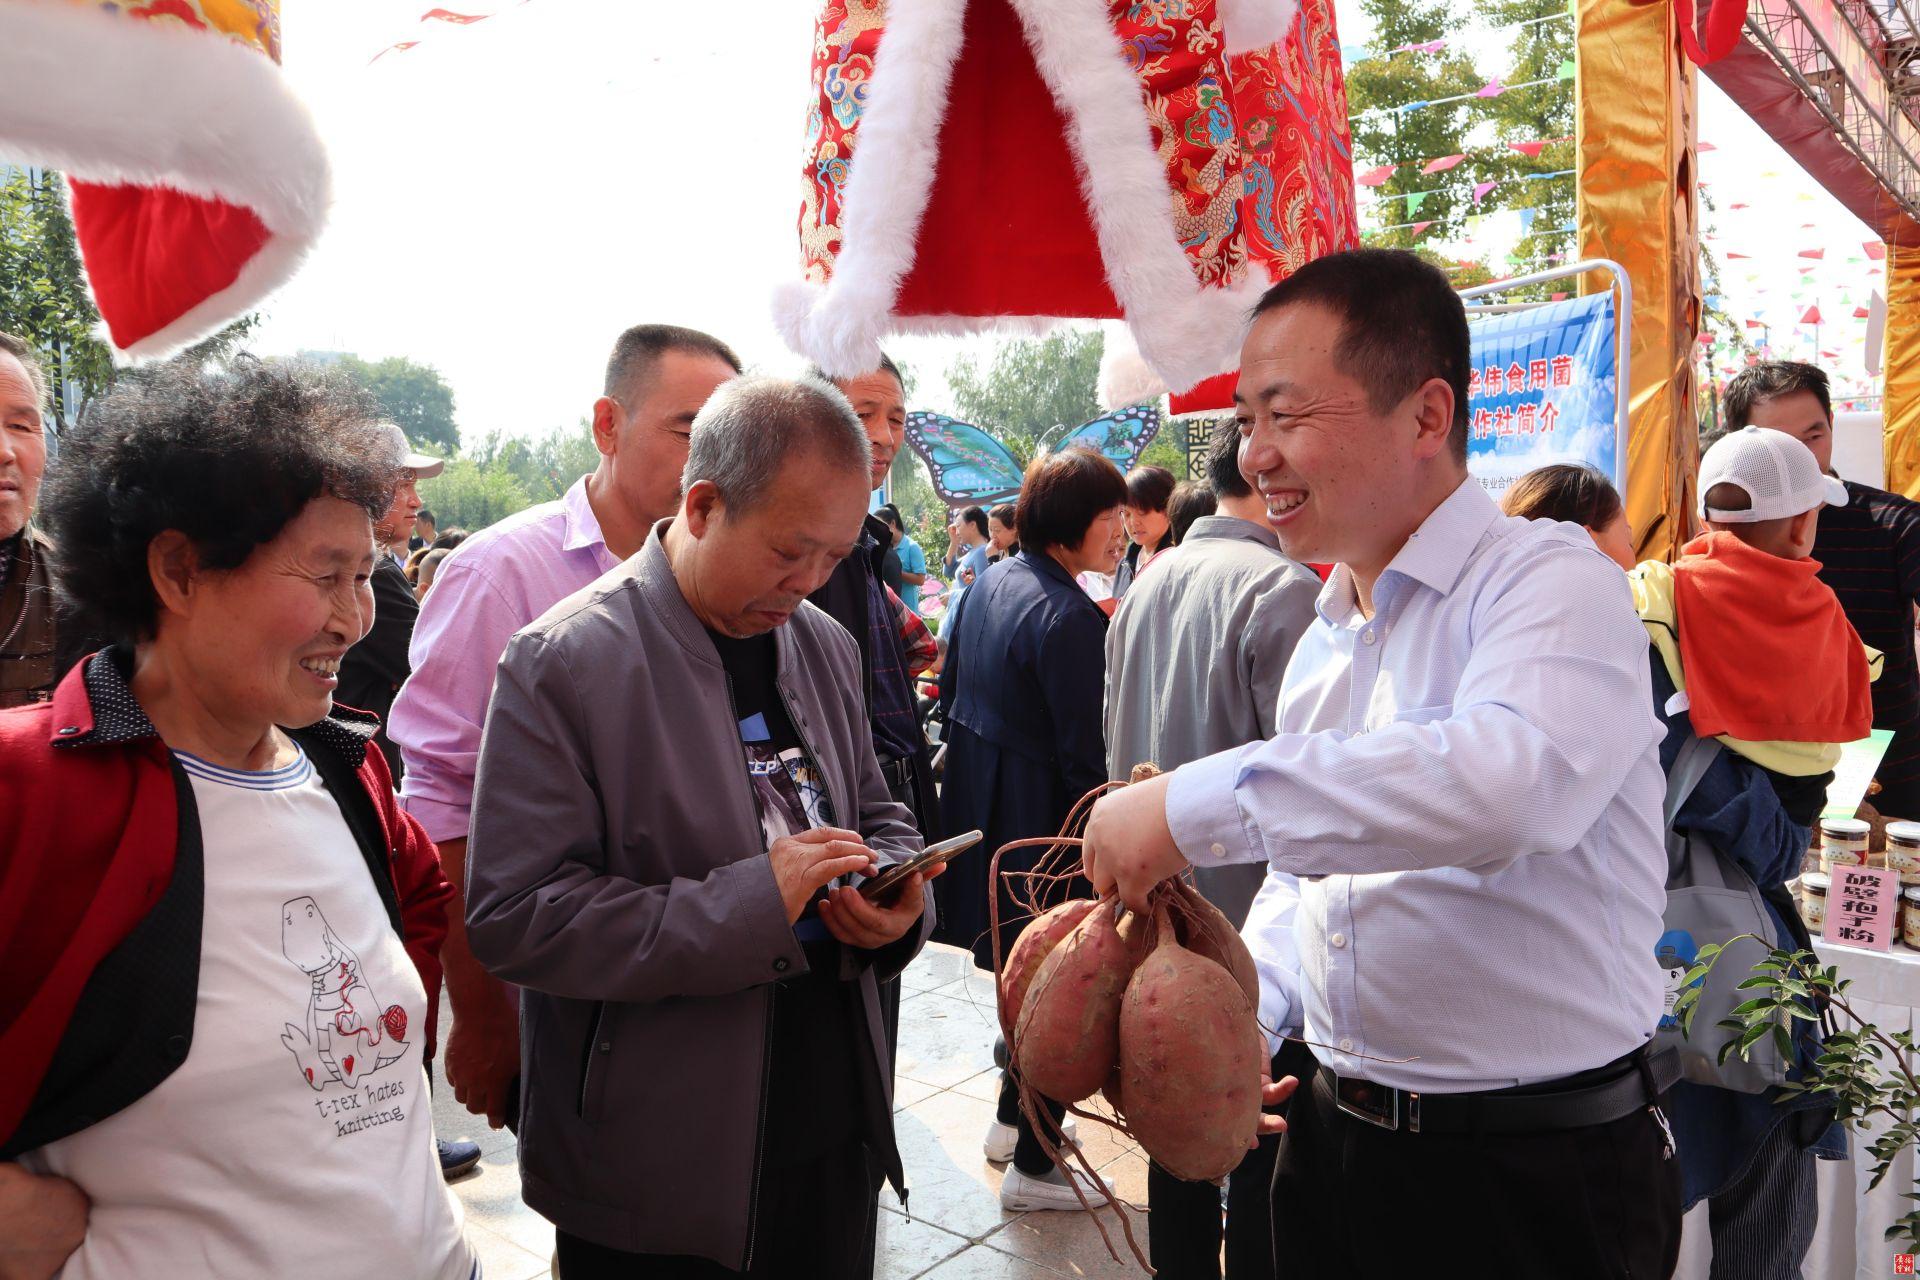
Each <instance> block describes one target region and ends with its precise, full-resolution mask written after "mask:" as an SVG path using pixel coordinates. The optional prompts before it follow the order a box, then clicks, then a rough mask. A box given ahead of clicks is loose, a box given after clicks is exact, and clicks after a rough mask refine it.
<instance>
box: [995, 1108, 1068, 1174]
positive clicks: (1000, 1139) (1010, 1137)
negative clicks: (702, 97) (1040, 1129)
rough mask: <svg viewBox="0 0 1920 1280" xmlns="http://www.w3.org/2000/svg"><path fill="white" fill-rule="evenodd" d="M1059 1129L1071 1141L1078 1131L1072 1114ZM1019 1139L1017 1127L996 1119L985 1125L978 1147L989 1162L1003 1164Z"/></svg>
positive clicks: (1010, 1157) (1011, 1157)
mask: <svg viewBox="0 0 1920 1280" xmlns="http://www.w3.org/2000/svg"><path fill="white" fill-rule="evenodd" d="M1060 1131H1061V1132H1062V1133H1064V1134H1066V1136H1067V1141H1068V1142H1073V1141H1074V1135H1075V1134H1077V1133H1079V1132H1080V1130H1079V1129H1078V1127H1076V1126H1075V1125H1074V1123H1073V1117H1072V1116H1068V1117H1067V1118H1066V1119H1065V1120H1064V1121H1063V1122H1062V1123H1061V1125H1060ZM1019 1141H1020V1130H1019V1129H1018V1128H1017V1127H1015V1126H1014V1125H1010V1124H1001V1123H1000V1121H999V1120H997V1119H996V1120H994V1121H993V1122H991V1123H990V1124H988V1125H987V1140H986V1141H985V1142H983V1143H981V1144H980V1148H981V1150H983V1151H985V1152H986V1155H987V1160H988V1161H989V1162H990V1163H992V1164H1005V1163H1007V1161H1009V1160H1011V1159H1013V1148H1014V1146H1015V1145H1016V1144H1017V1143H1018V1142H1019Z"/></svg>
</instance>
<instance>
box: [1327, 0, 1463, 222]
mask: <svg viewBox="0 0 1920 1280" xmlns="http://www.w3.org/2000/svg"><path fill="white" fill-rule="evenodd" d="M1360 8H1361V10H1362V11H1363V12H1364V13H1365V14H1366V15H1367V18H1368V19H1369V20H1370V22H1371V23H1372V26H1373V37H1372V45H1371V48H1372V49H1373V50H1374V51H1375V52H1374V53H1373V55H1372V56H1369V57H1367V58H1365V59H1363V60H1361V61H1359V62H1356V63H1354V64H1353V65H1352V66H1350V67H1348V68H1347V77H1346V83H1347V102H1348V106H1349V110H1350V111H1351V114H1352V122H1353V148H1354V165H1353V167H1354V171H1355V172H1356V173H1364V172H1366V171H1367V170H1369V169H1372V168H1375V167H1376V166H1379V165H1383V164H1391V165H1394V166H1396V167H1395V169H1394V171H1393V174H1392V175H1391V176H1390V177H1389V178H1388V179H1387V181H1386V182H1385V183H1384V184H1383V185H1381V186H1380V187H1378V188H1376V190H1377V191H1378V192H1379V193H1380V196H1381V197H1382V199H1381V202H1380V204H1379V206H1377V208H1378V212H1377V213H1376V214H1375V216H1374V219H1373V220H1372V222H1371V223H1363V225H1362V226H1361V234H1362V235H1363V237H1365V241H1366V243H1367V244H1369V245H1377V246H1381V247H1386V248H1397V249H1404V248H1409V247H1411V246H1412V245H1414V244H1415V243H1416V242H1418V241H1420V240H1424V239H1426V238H1428V237H1433V238H1439V237H1440V236H1441V235H1442V234H1443V233H1457V232H1458V231H1459V230H1460V229H1461V227H1462V224H1463V222H1464V219H1465V216H1466V215H1467V214H1468V213H1471V212H1473V211H1474V206H1473V185H1474V181H1475V178H1474V172H1475V170H1474V167H1473V165H1471V164H1460V165H1456V166H1454V167H1453V168H1452V169H1449V170H1446V171H1444V172H1441V173H1434V174H1423V173H1421V172H1420V170H1421V168H1422V167H1424V166H1425V165H1426V163H1427V162H1428V161H1430V160H1437V159H1439V158H1441V157H1442V156H1449V155H1453V154H1455V153H1456V152H1460V151H1464V150H1466V148H1465V147H1464V146H1463V145H1462V144H1461V139H1462V138H1463V137H1464V136H1465V134H1466V132H1467V130H1468V128H1469V127H1470V125H1471V123H1472V121H1473V120H1474V118H1475V117H1476V115H1477V112H1476V108H1477V107H1480V106H1481V105H1482V104H1483V103H1484V101H1485V100H1483V99H1475V98H1466V99H1464V100H1462V101H1459V102H1447V103H1444V104H1442V105H1439V106H1427V107H1420V108H1418V109H1415V110H1404V109H1403V108H1405V107H1407V106H1408V105H1409V104H1412V103H1425V102H1438V101H1439V100H1441V99H1444V98H1455V97H1459V96H1460V95H1462V94H1471V93H1473V92H1474V91H1475V90H1476V89H1478V88H1479V87H1480V86H1481V85H1483V84H1485V83H1486V79H1485V77H1483V76H1481V75H1480V72H1479V71H1478V69H1477V68H1475V66H1474V65H1473V60H1472V59H1471V58H1468V57H1467V56H1466V55H1465V54H1462V53H1457V52H1454V51H1453V50H1451V49H1449V48H1442V49H1440V50H1438V51H1436V52H1434V53H1421V52H1417V51H1416V52H1408V53H1396V54H1391V55H1390V54H1389V52H1388V51H1389V50H1392V49H1395V48H1398V47H1400V46H1402V45H1410V44H1426V43H1430V42H1432V41H1435V40H1444V39H1446V38H1447V36H1448V34H1449V33H1450V31H1451V30H1452V29H1454V28H1456V27H1458V26H1459V22H1460V17H1459V11H1458V6H1457V5H1455V4H1454V3H1452V2H1451V0H1362V3H1361V5H1360ZM1418 222H1432V223H1434V224H1435V225H1434V227H1433V228H1432V229H1430V230H1428V231H1426V232H1423V233H1416V232H1415V231H1414V230H1413V228H1412V226H1410V225H1403V224H1411V223H1418ZM1384 227H1397V228H1399V229H1397V230H1392V231H1385V230H1380V231H1376V230H1375V228H1384Z"/></svg>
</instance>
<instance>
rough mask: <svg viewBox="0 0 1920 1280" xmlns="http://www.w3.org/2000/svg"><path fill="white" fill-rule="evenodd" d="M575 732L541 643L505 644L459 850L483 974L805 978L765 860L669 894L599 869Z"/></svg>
mask: <svg viewBox="0 0 1920 1280" xmlns="http://www.w3.org/2000/svg"><path fill="white" fill-rule="evenodd" d="M584 726H585V713H584V710H583V707H582V705H581V701H580V694H579V689H578V687H577V686H576V684H575V682H574V679H573V676H572V673H571V672H570V671H569V670H568V669H567V666H566V663H565V660H564V659H563V658H562V657H561V656H560V655H559V654H557V653H555V652H554V651H553V650H552V649H551V648H550V647H549V646H548V644H547V642H546V641H545V640H544V639H543V638H541V637H540V636H538V635H535V634H531V633H528V634H522V635H518V636H515V637H514V639H513V640H512V642H510V643H509V644H508V646H507V651H506V654H505V656H504V657H502V659H501V661H500V668H499V673H498V675H497V676H496V678H495V681H494V692H493V702H492V705H491V707H490V709H489V711H488V713H487V728H486V733H485V736H484V737H483V739H482V741H481V746H480V765H479V770H478V773H477V776H476V779H475V786H474V805H473V825H472V836H471V843H470V845H469V847H468V850H467V939H468V941H469V942H470V943H471V945H472V947H473V954H474V956H475V957H476V958H477V959H478V960H479V961H480V963H481V964H483V965H485V966H486V967H487V970H488V971H489V972H490V973H492V974H493V975H494V976H495V977H497V978H500V979H501V980H503V981H506V982H512V983H515V984H517V985H519V986H523V987H531V988H533V989H534V990H536V991H542V992H546V993H548V994H550V995H556V996H565V997H570V998H573V999H578V1000H621V1001H640V1000H663V999H666V998H668V997H671V996H712V995H725V994H729V993H732V992H735V991H742V990H745V989H747V988H749V987H754V986H759V985H761V984H762V983H766V982H771V981H774V980H776V979H779V978H783V977H793V976H796V975H798V974H801V973H804V972H806V966H807V962H806V957H805V954H804V952H803V951H802V950H801V947H800V943H799V941H798V940H797V939H796V938H795V937H794V934H793V927H792V925H791V924H790V923H789V922H788V920H787V913H786V907H785V904H784V903H783V902H782V900H781V897H780V888H779V885H778V883H777V882H776V881H775V879H774V875H773V864H772V863H771V862H769V861H768V860H767V859H766V858H765V857H764V856H761V857H750V858H745V859H742V860H741V861H738V862H734V863H730V864H728V865H726V866H723V867H718V868H716V869H714V870H713V871H712V872H710V873H708V875H707V876H706V877H705V878H704V879H700V880H692V879H685V878H681V879H675V880H674V881H672V882H671V883H669V884H640V883H638V882H636V881H633V880H628V879H624V878H621V877H618V876H610V875H607V874H605V873H604V871H603V870H602V868H603V867H605V866H606V864H607V859H606V854H605V850H604V849H603V847H602V843H601V842H602V840H603V838H604V819H603V817H602V812H601V806H600V801H599V797H598V794H597V787H598V779H597V778H596V777H595V776H594V773H593V764H592V760H591V758H590V754H589V752H588V750H587V743H586V739H585V736H584V732H585V731H584ZM874 771H875V775H876V779H877V776H878V766H877V765H875V766H874ZM883 793H884V788H883Z"/></svg>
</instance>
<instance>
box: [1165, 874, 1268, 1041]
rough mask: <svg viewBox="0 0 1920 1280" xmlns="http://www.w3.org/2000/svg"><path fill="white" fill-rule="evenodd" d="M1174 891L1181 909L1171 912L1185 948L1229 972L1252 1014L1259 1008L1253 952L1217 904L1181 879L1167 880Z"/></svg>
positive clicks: (1257, 977)
mask: <svg viewBox="0 0 1920 1280" xmlns="http://www.w3.org/2000/svg"><path fill="white" fill-rule="evenodd" d="M1168 883H1169V884H1171V885H1172V886H1173V891H1174V893H1175V894H1176V895H1177V896H1178V897H1179V899H1180V902H1181V903H1182V904H1183V905H1184V907H1185V910H1184V911H1181V910H1178V909H1176V911H1175V913H1174V916H1175V919H1176V921H1178V922H1179V923H1178V924H1177V926H1176V927H1177V929H1178V932H1179V936H1180V940H1181V941H1182V942H1184V943H1185V944H1186V947H1187V950H1189V951H1191V952H1193V953H1194V954H1195V955H1197V956H1205V957H1206V958H1207V959H1209V960H1211V961H1213V962H1214V963H1215V964H1217V965H1219V966H1220V967H1221V968H1222V969H1225V970H1226V971H1227V972H1228V973H1230V974H1232V975H1233V980H1234V981H1235V982H1237V983H1239V984H1240V990H1241V992H1242V994H1244V995H1245V996H1246V997H1247V1003H1248V1004H1249V1005H1252V1006H1253V1009H1254V1012H1255V1013H1256V1014H1258V1013H1259V1011H1260V973H1259V970H1257V969H1255V968H1254V967H1253V953H1252V952H1251V951H1248V950H1247V944H1246V943H1245V942H1243V941H1242V940H1241V938H1240V931H1239V930H1238V929H1235V928H1234V927H1233V922H1232V921H1231V920H1228V919H1227V917H1226V916H1225V915H1224V914H1222V912H1221V910H1220V908H1218V907H1216V906H1214V905H1213V904H1212V903H1211V902H1208V901H1207V900H1206V898H1205V897H1204V896H1203V895H1202V894H1201V893H1200V891H1199V890H1198V889H1195V888H1194V887H1193V886H1192V885H1190V884H1188V883H1187V882H1186V881H1184V880H1180V879H1175V880H1171V881H1168Z"/></svg>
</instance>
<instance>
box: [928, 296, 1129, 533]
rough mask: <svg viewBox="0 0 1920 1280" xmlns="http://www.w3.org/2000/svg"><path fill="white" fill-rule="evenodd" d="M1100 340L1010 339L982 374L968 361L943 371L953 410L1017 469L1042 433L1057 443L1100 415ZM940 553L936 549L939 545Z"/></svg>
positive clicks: (1090, 333) (1093, 335) (1072, 335)
mask: <svg viewBox="0 0 1920 1280" xmlns="http://www.w3.org/2000/svg"><path fill="white" fill-rule="evenodd" d="M1105 346H1106V335H1105V334H1103V333H1101V332H1100V331H1099V330H1098V329H1059V330H1055V331H1054V332H1053V333H1050V334H1048V335H1047V336H1045V337H1044V338H1018V339H1014V340H1012V341H1009V342H1003V343H1001V344H1000V345H999V346H998V347H996V348H995V350H994V353H993V358H992V361H991V362H990V363H989V364H988V365H987V366H986V367H985V368H984V369H983V368H981V367H980V366H979V365H978V364H977V363H976V362H975V361H974V359H973V357H972V356H970V355H964V356H961V357H960V358H959V359H957V360H955V361H954V362H953V364H952V366H951V367H950V368H949V369H948V370H947V386H948V387H949V388H950V389H951V390H952V391H953V401H954V408H955V409H956V411H957V412H958V415H959V417H960V418H961V420H962V421H965V422H971V423H972V424H973V425H975V426H977V427H979V428H980V429H981V430H982V431H985V432H986V433H988V434H989V435H991V436H993V437H994V438H995V439H997V440H999V441H1000V442H1001V443H1002V444H1005V445H1006V446H1007V451H1008V452H1009V453H1011V454H1013V456H1014V459H1015V460H1016V461H1017V462H1019V464H1020V465H1021V466H1022V467H1024V466H1026V464H1027V463H1028V462H1030V461H1032V460H1033V455H1034V454H1036V453H1038V452H1039V446H1040V443H1041V441H1042V440H1043V439H1045V438H1047V434H1048V432H1054V437H1053V438H1055V439H1057V438H1058V437H1059V436H1060V435H1063V434H1065V431H1056V430H1055V429H1056V428H1062V427H1063V428H1065V430H1066V431H1071V430H1072V429H1073V428H1075V427H1077V426H1079V425H1080V424H1081V423H1083V422H1088V421H1091V420H1092V419H1094V418H1096V417H1098V416H1099V415H1100V399H1099V394H1098V391H1097V386H1098V383H1099V380H1100V353H1101V351H1102V350H1103V349H1104V348H1105ZM943 550H944V545H943Z"/></svg>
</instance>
